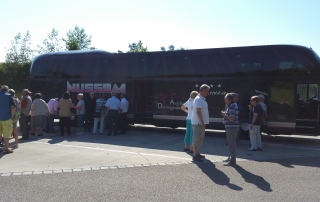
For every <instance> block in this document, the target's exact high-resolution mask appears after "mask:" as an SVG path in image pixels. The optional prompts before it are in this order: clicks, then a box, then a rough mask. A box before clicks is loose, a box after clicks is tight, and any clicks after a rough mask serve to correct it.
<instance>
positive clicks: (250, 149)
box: [248, 148, 257, 151]
mask: <svg viewBox="0 0 320 202" xmlns="http://www.w3.org/2000/svg"><path fill="white" fill-rule="evenodd" d="M248 151H257V149H252V148H249V149H248Z"/></svg>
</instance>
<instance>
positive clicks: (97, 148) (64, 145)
mask: <svg viewBox="0 0 320 202" xmlns="http://www.w3.org/2000/svg"><path fill="white" fill-rule="evenodd" d="M32 143H37V144H46V145H53V144H50V143H46V142H32ZM54 145H57V146H63V147H73V148H81V149H92V150H99V151H108V152H118V153H125V154H137V155H139V154H140V155H146V156H157V157H166V158H174V159H183V160H190V159H191V158H183V157H177V156H167V155H160V154H149V153H140V152H130V151H121V150H113V149H103V148H99V147H85V146H78V145H67V144H59V143H58V144H54Z"/></svg>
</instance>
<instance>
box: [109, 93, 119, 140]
mask: <svg viewBox="0 0 320 202" xmlns="http://www.w3.org/2000/svg"><path fill="white" fill-rule="evenodd" d="M111 96H112V97H111V98H109V99H108V100H107V103H106V107H107V114H108V115H107V119H108V127H109V131H108V134H107V135H109V136H111V135H112V129H114V135H117V130H118V118H119V113H120V100H119V99H118V98H116V96H117V92H116V91H112V92H111ZM113 123H114V127H113Z"/></svg>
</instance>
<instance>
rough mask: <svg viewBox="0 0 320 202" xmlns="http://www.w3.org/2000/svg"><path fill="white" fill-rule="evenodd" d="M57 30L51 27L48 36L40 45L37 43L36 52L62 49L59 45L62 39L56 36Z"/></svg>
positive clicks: (41, 52)
mask: <svg viewBox="0 0 320 202" xmlns="http://www.w3.org/2000/svg"><path fill="white" fill-rule="evenodd" d="M58 35H59V31H58V30H56V29H55V28H52V30H51V32H50V33H49V34H48V38H47V39H44V40H43V42H42V46H41V45H38V46H37V47H38V51H37V52H38V53H39V54H44V53H54V52H59V51H63V50H64V49H63V47H62V46H61V42H62V39H61V38H59V37H58Z"/></svg>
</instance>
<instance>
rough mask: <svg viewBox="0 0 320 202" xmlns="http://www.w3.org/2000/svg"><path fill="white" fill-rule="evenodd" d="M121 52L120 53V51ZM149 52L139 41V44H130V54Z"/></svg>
mask: <svg viewBox="0 0 320 202" xmlns="http://www.w3.org/2000/svg"><path fill="white" fill-rule="evenodd" d="M118 52H119V51H118ZM138 52H148V47H147V46H146V47H143V43H142V42H141V40H139V42H138V43H132V44H129V51H128V53H138Z"/></svg>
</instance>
